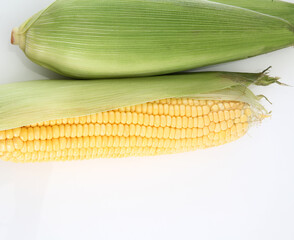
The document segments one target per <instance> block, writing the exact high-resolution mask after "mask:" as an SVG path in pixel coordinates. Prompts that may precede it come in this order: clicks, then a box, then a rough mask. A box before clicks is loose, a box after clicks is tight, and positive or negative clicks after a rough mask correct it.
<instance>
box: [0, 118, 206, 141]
mask: <svg viewBox="0 0 294 240" xmlns="http://www.w3.org/2000/svg"><path fill="white" fill-rule="evenodd" d="M142 121H143V120H142ZM137 122H138V121H137ZM139 122H141V120H140V121H139ZM209 125H210V120H209V118H208V117H199V118H186V117H183V118H180V117H177V118H176V117H172V118H171V117H160V118H158V119H157V118H155V119H153V118H149V117H146V118H145V124H142V125H138V124H129V125H128V124H126V125H124V124H84V125H82V124H78V125H54V126H42V127H23V128H19V129H18V131H17V132H15V133H14V134H11V133H10V132H11V131H10V130H8V131H2V132H1V134H2V135H1V136H2V137H1V138H0V139H12V138H13V137H20V138H21V139H22V140H23V141H27V140H34V139H41V140H45V139H52V138H59V137H64V136H65V137H75V136H78V137H81V136H94V135H96V136H98V135H104V134H109V135H111V133H110V132H112V135H116V134H121V135H123V134H124V132H128V129H135V128H136V129H143V131H144V129H145V128H148V129H150V128H151V127H153V126H154V127H155V128H156V127H163V128H165V127H171V128H177V129H183V128H184V129H186V128H204V127H207V126H209ZM154 127H153V129H154ZM136 132H138V130H136ZM127 134H128V133H127ZM130 135H133V134H132V133H130Z"/></svg>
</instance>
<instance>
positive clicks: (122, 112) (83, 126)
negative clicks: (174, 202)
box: [0, 98, 262, 162]
mask: <svg viewBox="0 0 294 240" xmlns="http://www.w3.org/2000/svg"><path fill="white" fill-rule="evenodd" d="M261 118H262V116H259V117H258V119H256V115H254V114H252V110H251V109H250V107H249V105H248V104H246V103H243V102H235V101H212V100H208V101H206V100H202V101H199V100H195V99H193V98H188V99H187V98H180V99H176V98H174V99H165V100H160V101H155V102H151V103H145V104H140V105H135V106H131V107H124V108H120V109H116V110H113V111H108V112H101V113H98V114H92V115H87V116H84V117H75V118H64V119H58V120H54V121H46V122H40V123H37V124H33V125H29V126H25V127H21V128H16V129H11V130H6V131H0V156H1V158H2V159H3V160H9V161H13V162H35V161H52V160H55V161H56V160H77V159H93V158H101V157H102V158H116V157H129V156H148V155H158V154H170V153H179V152H184V151H191V150H196V149H203V148H208V147H214V146H218V145H222V144H225V143H228V142H231V141H234V140H236V139H238V138H239V137H241V136H243V135H244V134H245V133H246V131H247V129H248V124H250V123H251V122H252V121H256V120H261Z"/></svg>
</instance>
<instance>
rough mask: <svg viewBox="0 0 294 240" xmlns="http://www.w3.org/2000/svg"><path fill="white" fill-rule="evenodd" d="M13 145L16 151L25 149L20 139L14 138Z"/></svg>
mask: <svg viewBox="0 0 294 240" xmlns="http://www.w3.org/2000/svg"><path fill="white" fill-rule="evenodd" d="M13 144H14V147H15V149H19V150H20V149H22V147H23V141H22V140H21V139H20V138H14V139H13ZM0 151H1V149H0Z"/></svg>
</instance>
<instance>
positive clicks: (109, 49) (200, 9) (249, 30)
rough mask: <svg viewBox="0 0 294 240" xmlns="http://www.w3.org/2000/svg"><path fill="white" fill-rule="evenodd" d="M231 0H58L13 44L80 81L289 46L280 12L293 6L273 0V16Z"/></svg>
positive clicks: (18, 31) (292, 34) (18, 32)
mask: <svg viewBox="0 0 294 240" xmlns="http://www.w3.org/2000/svg"><path fill="white" fill-rule="evenodd" d="M220 1H221V0H220ZM254 1H255V0H254ZM263 1H264V2H265V1H266V0H263ZM223 2H224V3H232V1H225V0H223ZM237 2H238V5H237V4H236V6H230V5H227V4H222V3H216V2H213V1H205V0H194V1H191V0H168V1H166V0H157V1H155V0H140V1H138V0H127V1H126V0H108V1H104V0H96V1H94V0H83V1H81V0H58V1H56V2H54V3H53V4H52V5H51V6H49V7H48V8H46V9H45V10H43V11H41V12H39V13H37V14H36V15H34V16H33V17H32V18H30V19H28V20H27V21H26V22H25V23H24V24H23V25H21V26H20V27H19V28H15V29H14V30H13V33H12V42H13V43H14V44H18V45H19V46H20V47H21V49H22V50H23V51H24V52H25V54H26V55H27V57H28V58H30V59H31V60H32V61H34V62H35V63H37V64H39V65H41V66H44V67H46V68H49V69H51V70H53V71H55V72H57V73H59V74H62V75H65V76H70V77H75V78H84V79H90V78H92V79H93V78H109V77H130V76H151V75H159V74H166V73H172V72H177V71H183V70H188V69H193V68H197V67H202V66H207V65H211V64H216V63H221V62H226V61H232V60H237V59H242V58H247V57H251V56H255V55H259V54H263V53H266V52H270V51H274V50H277V49H280V48H283V47H287V46H290V45H292V44H293V43H294V28H293V22H290V21H288V20H287V19H283V18H281V16H280V15H282V13H283V14H284V15H285V16H290V15H293V13H294V12H293V5H292V4H289V5H285V6H284V5H283V6H280V5H277V4H276V5H275V8H276V10H275V13H276V12H279V10H280V9H281V10H280V12H279V14H276V15H274V16H272V15H269V14H271V13H272V11H266V10H265V11H264V12H258V11H252V9H253V10H254V9H255V8H253V7H252V9H250V8H249V9H246V8H241V7H239V2H240V5H241V3H243V2H242V1H241V0H238V1H237ZM244 2H245V0H244ZM246 2H250V3H251V4H247V5H246V6H249V5H250V6H249V7H251V6H253V1H252V0H250V1H249V0H248V1H247V0H246ZM257 2H262V0H258V1H257ZM270 4H271V3H270V2H269V1H268V5H270ZM246 6H245V7H246ZM257 6H260V7H259V8H260V9H263V8H264V7H265V5H264V4H262V5H260V4H257Z"/></svg>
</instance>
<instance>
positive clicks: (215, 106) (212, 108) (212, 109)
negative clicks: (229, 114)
mask: <svg viewBox="0 0 294 240" xmlns="http://www.w3.org/2000/svg"><path fill="white" fill-rule="evenodd" d="M211 111H213V112H217V111H218V106H217V105H216V104H215V105H213V106H212V107H211Z"/></svg>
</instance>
